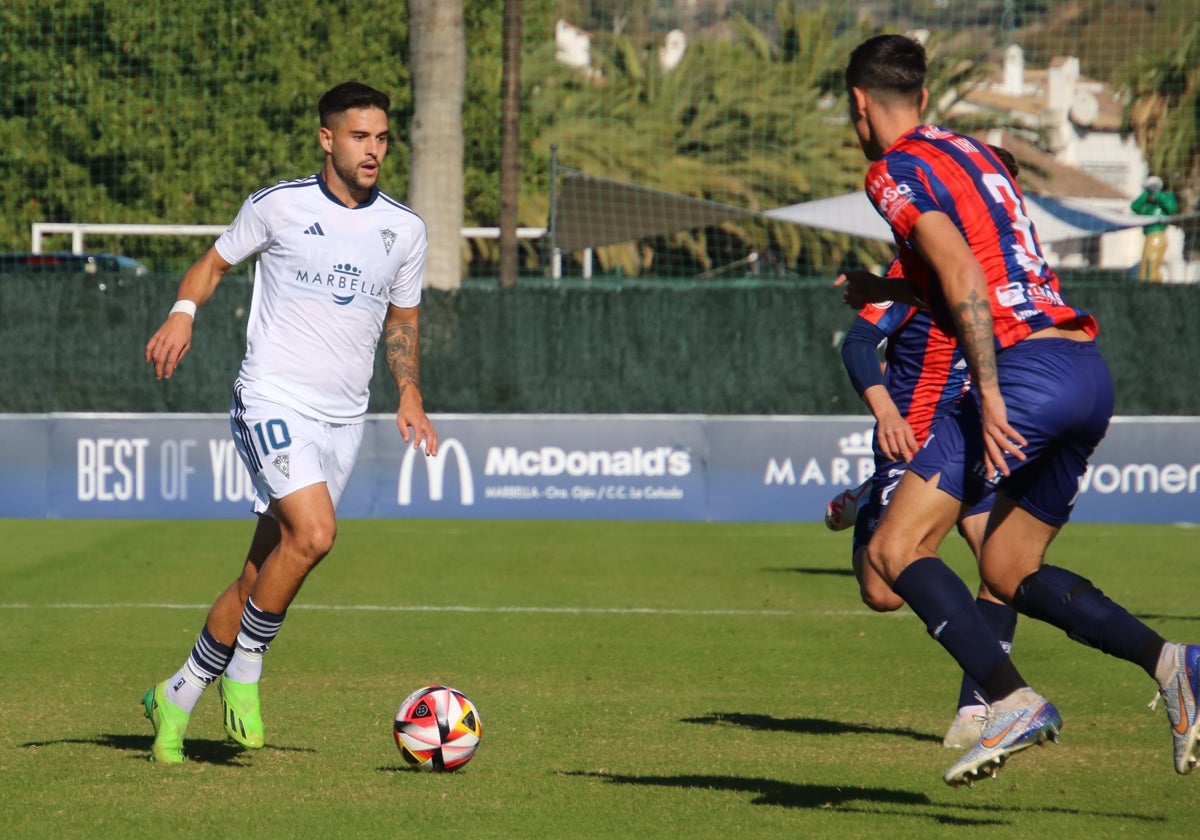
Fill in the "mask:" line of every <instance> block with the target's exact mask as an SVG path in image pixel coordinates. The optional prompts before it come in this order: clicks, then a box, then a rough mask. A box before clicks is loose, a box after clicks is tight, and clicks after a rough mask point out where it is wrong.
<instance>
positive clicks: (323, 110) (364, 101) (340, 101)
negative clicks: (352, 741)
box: [317, 82, 392, 127]
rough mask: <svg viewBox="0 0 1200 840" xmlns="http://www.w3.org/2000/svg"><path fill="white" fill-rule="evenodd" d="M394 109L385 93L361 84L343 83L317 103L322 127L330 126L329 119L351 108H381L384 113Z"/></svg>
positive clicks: (331, 89)
mask: <svg viewBox="0 0 1200 840" xmlns="http://www.w3.org/2000/svg"><path fill="white" fill-rule="evenodd" d="M391 107H392V100H391V99H389V98H388V95H387V94H386V93H384V92H383V91H378V90H375V88H373V87H368V86H367V85H364V84H362V83H361V82H342V83H341V84H340V85H338V86H337V87H334V88H330V89H329V90H327V91H326V92H325V94H324V95H323V96H322V97H321V100H320V101H319V102H318V103H317V113H319V114H320V115H321V125H322V126H324V127H328V126H329V118H330V117H332V116H334V115H336V114H344V113H346V112H347V111H349V110H350V109H351V108H379V109H380V110H381V111H383V112H384V113H387V111H388V109H390V108H391Z"/></svg>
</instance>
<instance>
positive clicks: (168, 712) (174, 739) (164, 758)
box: [142, 680, 192, 764]
mask: <svg viewBox="0 0 1200 840" xmlns="http://www.w3.org/2000/svg"><path fill="white" fill-rule="evenodd" d="M142 705H143V706H145V707H146V718H147V719H148V720H149V721H150V725H151V726H153V727H154V746H152V747H151V748H150V760H151V761H157V762H158V763H159V764H182V763H183V761H184V757H183V733H184V732H186V731H187V725H188V721H189V720H190V719H191V717H192V716H191V715H190V714H189V713H188V712H185V711H184V710H183V709H181V708H179V707H178V706H176V705H175V704H174V703H172V702H171V701H170V700H168V699H167V681H166V680H163V681H162V682H160V683H159V684H158V685H156V686H154V687H153V688H151V689H150V690H149V691H147V692H146V696H145V697H143V698H142Z"/></svg>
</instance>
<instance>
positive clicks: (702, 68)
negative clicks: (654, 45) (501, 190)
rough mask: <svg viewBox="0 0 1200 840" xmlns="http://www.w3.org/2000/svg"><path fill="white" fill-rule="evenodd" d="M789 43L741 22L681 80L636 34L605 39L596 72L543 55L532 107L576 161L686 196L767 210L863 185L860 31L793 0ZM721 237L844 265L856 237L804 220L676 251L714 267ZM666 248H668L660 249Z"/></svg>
mask: <svg viewBox="0 0 1200 840" xmlns="http://www.w3.org/2000/svg"><path fill="white" fill-rule="evenodd" d="M778 20H779V22H780V25H781V28H782V29H783V32H784V37H783V39H782V43H783V46H782V47H778V48H777V47H775V46H773V45H772V44H771V43H770V41H769V40H768V38H767V37H766V35H765V34H764V33H763V32H762V31H760V30H759V29H757V28H756V27H754V26H753V25H751V24H750V23H748V22H747V21H745V20H744V19H740V18H735V19H734V23H733V32H734V37H732V38H729V39H726V40H720V41H700V42H697V43H695V44H693V45H691V46H690V47H689V49H688V52H687V54H686V55H685V56H684V58H683V61H682V63H680V64H679V65H678V67H676V68H675V69H674V70H672V71H670V72H666V71H664V70H663V69H662V68H660V67H659V65H658V64H657V62H656V61H654V60H653V55H654V53H653V52H652V51H651V50H650V49H646V48H642V47H639V46H638V45H636V44H634V43H633V42H632V41H631V39H630V38H629V37H628V36H625V35H616V36H611V37H601V36H596V37H595V38H594V48H593V63H594V65H595V66H596V69H597V70H599V74H598V75H596V74H594V75H592V76H589V77H585V76H582V75H580V74H577V73H574V72H571V71H569V69H568V68H563V67H557V66H555V65H554V64H553V61H552V57H551V56H549V55H548V54H547V53H546V52H541V53H539V54H538V55H536V56H534V57H532V58H531V60H530V61H529V62H528V63H527V69H528V70H529V71H530V72H528V73H527V74H526V90H527V95H526V101H527V103H529V106H530V107H531V108H533V109H534V110H535V112H536V119H535V123H536V124H538V125H539V126H541V131H540V134H539V136H538V137H537V138H536V139H535V140H534V141H533V142H534V143H535V144H536V145H537V146H538V147H539V150H540V151H542V152H543V153H548V150H549V146H550V145H551V144H552V143H557V144H558V146H559V148H560V150H561V160H562V162H563V164H564V165H566V166H569V167H572V168H575V169H579V170H582V171H584V172H586V173H588V174H592V175H597V176H602V177H608V178H612V179H614V180H619V181H626V182H634V183H637V184H641V185H644V186H647V187H651V188H655V189H660V190H664V191H668V192H672V193H676V194H680V195H686V196H693V197H697V198H704V199H708V200H713V201H720V202H724V203H728V204H732V205H735V206H738V207H742V208H745V209H748V210H756V211H757V210H766V209H769V208H771V207H778V206H782V205H785V204H790V203H793V202H796V201H800V200H804V199H807V198H813V197H824V196H828V195H832V194H835V193H840V192H845V191H848V190H850V189H854V188H857V187H859V186H861V174H862V159H861V157H860V156H859V155H858V152H857V150H856V148H855V147H854V145H853V143H852V135H851V133H850V132H849V130H848V128H847V126H846V124H845V118H844V114H845V108H844V107H843V106H842V105H841V104H840V103H841V101H842V99H841V86H842V80H841V71H842V67H843V63H844V61H845V57H846V55H847V54H848V53H849V50H850V48H851V47H852V46H853V43H854V42H855V41H856V39H857V37H858V35H859V32H858V31H857V30H856V29H855V27H853V26H852V25H851V24H849V23H848V22H847V20H846V19H845V18H844V17H843V16H842V13H838V12H832V11H829V10H821V11H817V12H797V11H795V10H794V9H793V7H792V4H788V3H781V4H780V12H779V14H778ZM712 234H720V235H721V237H722V238H731V239H732V240H733V241H735V242H737V243H739V248H740V249H741V252H742V253H743V254H745V253H746V252H748V251H757V252H759V253H762V252H763V251H764V250H767V249H771V250H773V251H774V252H775V253H776V254H777V255H779V256H780V258H781V259H782V260H783V261H785V262H786V263H787V264H788V265H791V266H795V265H797V264H798V263H807V264H808V265H809V266H811V267H818V268H830V267H832V266H834V265H836V264H837V263H839V262H840V261H841V259H842V258H843V257H844V255H845V253H846V251H847V249H848V247H849V243H848V238H846V237H839V236H836V235H831V234H825V233H817V232H814V231H811V230H807V229H802V228H796V227H793V226H790V225H775V224H767V223H757V222H756V223H742V224H735V223H728V224H725V225H722V226H720V228H719V229H717V230H716V231H713V230H709V231H703V230H702V231H692V232H684V233H679V234H677V235H675V236H673V237H671V238H670V241H669V242H668V243H665V244H666V245H667V246H673V247H676V248H679V249H681V250H683V251H685V252H687V253H689V254H690V255H691V257H692V258H693V259H694V260H695V261H696V263H697V264H698V265H699V266H700V267H701V268H708V267H710V266H711V265H713V264H714V256H715V255H714V251H715V250H716V248H717V245H716V243H714V242H713V241H710V240H712V239H713V236H712ZM661 245H662V243H660V246H661ZM599 257H600V261H601V264H602V265H606V264H613V263H618V264H622V265H623V267H624V268H625V269H626V270H633V271H635V272H636V271H637V270H638V268H639V267H638V265H637V264H636V262H633V263H632V264H631V260H632V259H633V258H632V257H631V255H630V249H629V248H627V247H611V248H606V249H601V250H600V252H599Z"/></svg>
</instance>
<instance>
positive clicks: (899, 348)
mask: <svg viewBox="0 0 1200 840" xmlns="http://www.w3.org/2000/svg"><path fill="white" fill-rule="evenodd" d="M1006 165H1008V166H1009V168H1010V171H1011V170H1012V169H1013V168H1014V167H1015V166H1016V162H1015V161H1013V162H1012V164H1011V165H1010V164H1006ZM886 276H887V277H890V278H902V277H903V274H902V268H901V264H900V261H899V260H893V261H892V265H891V267H890V268H889V269H888V272H887V275H886ZM881 344H883V345H885V350H884V361H885V363H886V364H885V365H883V366H882V369H881V365H880V362H879V356H878V352H877V350H878V347H879V346H880V345H881ZM842 361H843V362H844V363H845V366H846V373H847V374H848V375H849V377H850V381H851V384H853V386H854V389H855V391H856V392H857V393H858V395H859V396H860V397H862V399H863V402H865V403H866V404H867V407H868V408H869V409H870V410H871V414H872V416H873V417H874V418H875V429H874V435H873V440H872V448H873V449H874V455H875V471H874V473H873V474H872V476H871V478H870V479H868V481H867V482H866V484H865V485H864V486H862V487H858V488H855V489H853V490H848V491H846V493H844V494H842V496H843V497H847V496H849V497H853V498H855V499H858V500H859V502H858V504H857V510H854V511H851V510H849V508H850V507H851V505H848V504H846V501H845V499H844V498H843V499H842V500H835V501H834V502H831V503H830V507H831V509H832V508H833V507H834V506H835V505H837V504H839V503H840V504H843V505H844V506H845V507H846V508H847V509H846V510H845V511H844V512H842V513H841V515H840V516H839V517H832V518H831V517H830V516H829V515H826V517H825V523H826V525H828V526H829V527H830V528H831V529H833V530H841V529H842V528H847V527H850V526H851V525H853V527H854V539H853V543H852V551H851V557H852V563H853V567H854V576H855V578H856V579H857V580H858V584H859V591H860V593H861V595H862V600H863V603H864V604H866V605H867V606H869V607H870V608H871V609H873V610H876V611H877V612H887V611H891V610H898V609H900V607H902V606H904V601H903V599H901V598H900V596H899V595H897V594H896V593H895V592H894V591H893V590H892V588H891V587H890V586H889V585H888V584H887V582H886V581H884V580H883V579H882V578H881V577H880V576H879V574H878V573H877V572H875V570H874V569H872V568H871V565H870V563H868V562H867V559H866V558H867V546H868V544H869V543H870V540H871V537H872V536H873V535H874V533H875V531H876V529H877V528H878V527H879V522H880V520H881V519H882V518H883V516H884V514H885V512H886V511H887V507H888V503H889V501H890V499H891V495H892V493H893V492H894V491H895V489H896V485H898V484H899V483H900V478H901V476H903V475H904V473H905V471H906V470H907V469H908V462H909V461H911V460H912V458H913V456H914V455H915V454H916V453H917V451H918V450H919V448H920V447H921V445H922V444H924V443H925V440H926V439H927V438H928V437H929V430H930V428H931V427H932V426H933V423H934V421H935V420H938V419H940V418H941V417H942V416H944V415H945V414H947V413H949V412H951V411H953V410H954V408H955V406H956V405H957V403H958V401H959V399H961V397H962V395H963V394H964V393H966V391H967V390H968V389H969V388H970V377H969V376H968V374H967V365H966V362H965V361H964V359H963V357H962V353H961V352H959V350H958V345H957V343H956V342H955V340H954V337H953V336H951V335H947V334H946V333H944V332H942V330H941V329H940V328H938V326H937V325H936V324H934V323H933V319H932V318H931V317H930V315H929V310H927V309H924V308H922V307H919V306H913V305H911V304H907V303H897V302H894V301H887V302H886V303H872V304H868V305H867V306H864V307H863V308H862V309H860V310H859V311H858V315H857V317H855V319H854V323H853V325H851V327H850V329H849V330H848V331H847V332H846V337H845V339H843V341H842ZM994 498H995V497H994V494H992V493H988V494H987V495H986V496H984V497H983V499H981V500H980V501H979V503H978V504H976V505H975V506H974V507H972V508H970V509H969V510H966V511H964V512H963V514H962V516H961V517H960V518H959V520H958V531H959V533H960V534H961V535H962V537H963V539H964V540H966V542H967V544H968V545H969V546H970V548H971V553H972V556H974V557H976V558H978V557H979V555H980V547H981V546H982V544H983V534H984V527H985V525H986V524H987V518H988V513H989V512H990V511H991V509H992V502H993V499H994ZM976 605H977V606H978V607H979V610H980V612H981V613H982V614H983V616H984V619H985V620H986V621H987V622H988V625H989V626H990V627H991V629H992V631H993V632H994V633H995V634H996V637H997V639H998V640H999V641H1000V643H1001V644H1002V645H1003V646H1004V647H1005V649H1006V650H1011V648H1012V641H1013V636H1014V634H1015V632H1016V626H1017V613H1016V610H1014V609H1013V608H1012V607H1010V606H1009V605H1008V604H1005V603H1003V602H1002V601H1000V600H999V599H998V598H996V597H995V596H994V595H992V594H991V593H990V592H989V591H988V589H987V586H985V585H983V584H982V583H981V584H980V587H979V596H978V598H977V599H976ZM987 699H988V697H987V693H986V691H985V690H984V688H983V686H981V685H979V684H978V683H977V682H975V680H973V679H972V678H971V676H970V675H969V674H967V673H964V674H963V678H962V681H961V684H960V687H959V696H958V705H957V711H956V713H955V717H954V720H953V721H952V722H951V724H950V728H949V729H948V730H947V732H946V736H945V738H943V739H942V745H943V746H945V747H949V748H957V749H962V748H964V747H966V746H968V745H969V744H972V743H974V742H975V741H976V740H978V738H979V733H980V730H981V729H982V719H983V715H984V714H985V712H986V708H985V705H984V704H985V703H986V701H987Z"/></svg>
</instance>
